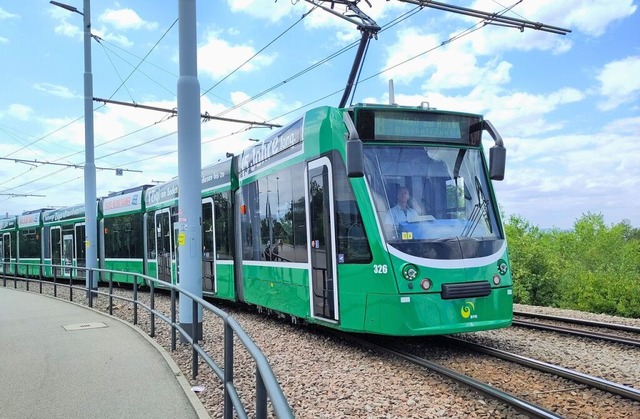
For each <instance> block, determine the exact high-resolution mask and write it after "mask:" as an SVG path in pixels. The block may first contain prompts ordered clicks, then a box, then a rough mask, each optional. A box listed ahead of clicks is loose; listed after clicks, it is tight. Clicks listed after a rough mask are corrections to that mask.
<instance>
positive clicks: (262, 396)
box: [0, 261, 294, 418]
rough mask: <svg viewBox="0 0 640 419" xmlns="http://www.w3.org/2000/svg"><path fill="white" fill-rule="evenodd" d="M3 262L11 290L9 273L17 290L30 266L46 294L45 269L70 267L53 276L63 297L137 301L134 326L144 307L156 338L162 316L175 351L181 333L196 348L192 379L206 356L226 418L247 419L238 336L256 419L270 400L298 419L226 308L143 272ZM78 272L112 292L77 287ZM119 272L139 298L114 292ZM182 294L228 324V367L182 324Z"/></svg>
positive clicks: (283, 414) (266, 364) (261, 356)
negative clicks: (238, 378)
mask: <svg viewBox="0 0 640 419" xmlns="http://www.w3.org/2000/svg"><path fill="white" fill-rule="evenodd" d="M0 264H1V265H0V266H2V272H1V275H2V286H3V287H6V286H7V275H13V280H14V287H17V281H18V277H17V276H16V273H17V272H20V267H21V266H28V267H27V268H26V271H27V272H28V273H30V272H32V271H33V270H34V269H38V270H39V278H38V279H35V278H29V277H24V278H20V280H21V281H26V288H27V290H29V283H30V282H38V283H40V293H42V284H43V283H50V282H49V281H48V280H45V279H42V278H43V274H42V272H43V270H44V269H45V268H47V269H50V268H60V269H65V268H66V269H67V270H68V271H69V273H70V274H69V276H64V277H62V278H61V277H59V276H56V275H55V272H56V271H55V270H53V272H54V275H53V277H52V278H49V279H53V285H54V296H56V297H57V292H56V287H57V286H62V287H68V288H69V289H70V291H72V290H74V289H76V290H85V291H86V292H87V300H88V305H89V307H93V298H95V297H97V296H98V295H104V296H107V297H109V314H112V307H113V304H112V299H113V298H116V299H119V300H124V301H128V302H131V303H133V305H134V309H133V317H134V318H133V324H134V325H137V323H138V319H137V317H138V314H137V308H138V306H141V307H143V308H144V309H146V310H147V311H148V312H149V313H150V316H151V332H150V336H152V337H154V335H155V318H156V317H159V318H160V319H161V320H163V321H164V322H166V323H168V324H169V325H170V326H171V329H172V333H171V350H172V351H173V350H175V348H176V332H179V333H180V334H181V336H182V340H183V341H184V342H186V343H188V344H189V345H190V346H191V348H192V378H194V379H195V378H196V376H197V374H198V356H200V357H201V358H202V359H203V360H204V361H205V363H206V364H207V365H208V366H209V367H210V368H211V369H212V370H213V371H214V372H215V374H216V375H217V376H218V378H220V380H221V381H222V383H223V388H224V417H225V418H232V417H233V410H234V409H235V412H236V414H237V415H238V416H239V417H247V414H246V411H245V409H244V406H243V405H242V401H241V400H240V397H239V396H238V393H237V390H236V388H235V385H234V382H233V342H234V339H233V338H234V336H236V337H237V338H238V340H239V341H240V342H241V343H242V345H243V346H244V347H245V348H246V350H247V352H248V353H249V354H250V355H251V357H252V358H253V360H254V362H255V363H256V381H255V385H256V417H257V418H266V417H267V401H268V400H269V401H271V406H272V408H273V411H274V413H275V415H276V417H278V418H293V417H294V416H293V413H292V411H291V407H290V406H289V403H288V402H287V400H286V398H285V396H284V393H283V392H282V388H281V387H280V384H279V383H278V381H277V379H276V377H275V374H274V373H273V370H272V369H271V366H270V365H269V361H268V360H267V358H266V357H265V355H264V354H263V353H262V351H261V350H260V349H259V348H258V346H257V345H256V344H255V343H254V342H253V340H252V339H251V337H250V336H249V335H248V334H247V333H246V332H245V331H244V330H243V329H242V327H241V326H240V324H239V323H238V322H237V321H236V320H235V319H234V318H233V317H231V316H230V315H229V314H228V313H226V312H225V311H223V310H221V309H220V308H218V307H216V306H214V305H213V304H211V303H209V302H207V301H205V300H204V299H202V298H201V297H200V296H197V295H194V294H192V293H191V292H189V291H186V290H184V289H182V288H180V287H179V286H177V285H173V284H170V283H166V282H164V281H159V280H158V279H156V278H152V277H150V276H148V275H143V274H139V273H133V272H122V271H115V270H110V269H99V268H86V267H79V266H74V267H72V268H71V269H69V268H70V267H69V266H65V265H52V264H41V263H31V262H29V263H23V264H21V263H20V262H17V261H11V262H4V261H2V262H0ZM34 267H37V268H34ZM7 268H9V269H7ZM12 268H13V269H12ZM74 270H75V271H81V272H85V275H88V276H89V280H88V281H87V283H89V284H90V283H92V282H93V281H92V277H93V276H94V275H99V276H100V277H102V278H104V277H108V281H106V282H108V283H109V292H104V291H100V290H98V289H89V288H87V287H86V286H84V287H81V286H77V285H73V280H74V279H76V280H84V279H85V278H79V277H76V278H74V277H72V275H71V274H72V272H73V271H74ZM8 271H13V272H8ZM114 274H117V275H131V276H132V279H133V281H132V282H133V297H132V298H131V299H128V298H125V297H122V296H118V295H114V294H113V275H114ZM59 279H64V280H65V281H68V283H66V282H65V283H60V282H58V280H59ZM139 280H142V281H143V282H146V283H147V284H148V285H149V288H150V292H149V295H150V304H149V305H147V304H145V303H144V302H142V301H140V300H139V299H138V295H137V294H138V282H139ZM156 288H165V289H169V290H170V291H171V315H170V317H167V315H165V314H164V313H162V312H160V311H158V310H156V309H155V306H154V301H155V290H156ZM176 293H178V294H182V295H184V296H186V297H188V298H190V299H191V300H192V302H193V303H192V307H193V313H192V314H193V316H192V319H198V318H200V317H199V315H198V313H199V311H200V307H202V309H203V310H208V311H210V312H211V313H213V314H214V315H216V316H217V317H219V318H220V319H222V320H223V322H224V365H223V367H220V366H218V365H217V364H216V363H215V361H214V360H213V358H211V356H209V355H208V354H207V353H206V351H205V350H204V349H203V348H202V347H201V346H200V345H199V344H198V340H197V339H193V337H192V336H196V327H195V323H194V330H193V331H192V333H190V332H189V331H186V330H184V329H183V328H182V327H181V326H180V325H179V323H176V303H177V299H176ZM69 295H70V300H73V292H70V293H69Z"/></svg>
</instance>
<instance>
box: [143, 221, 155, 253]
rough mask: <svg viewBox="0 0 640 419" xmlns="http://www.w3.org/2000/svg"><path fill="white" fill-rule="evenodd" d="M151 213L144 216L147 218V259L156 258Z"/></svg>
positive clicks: (153, 225)
mask: <svg viewBox="0 0 640 419" xmlns="http://www.w3.org/2000/svg"><path fill="white" fill-rule="evenodd" d="M154 214H155V213H153V212H150V213H147V214H145V217H146V218H147V258H148V259H155V258H156V227H155V219H154Z"/></svg>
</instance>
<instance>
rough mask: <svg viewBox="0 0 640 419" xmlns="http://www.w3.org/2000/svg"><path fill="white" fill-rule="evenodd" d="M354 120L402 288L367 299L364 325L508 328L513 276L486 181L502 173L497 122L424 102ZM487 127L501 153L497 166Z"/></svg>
mask: <svg viewBox="0 0 640 419" xmlns="http://www.w3.org/2000/svg"><path fill="white" fill-rule="evenodd" d="M354 116H355V123H356V128H357V131H358V134H359V135H360V138H361V139H362V141H363V159H364V164H363V169H364V176H365V179H366V184H367V187H368V189H369V193H370V196H371V200H372V203H373V207H374V209H375V212H376V215H377V217H376V218H377V225H378V229H379V231H380V235H381V237H382V238H383V239H384V245H385V246H386V251H387V252H388V258H389V262H390V264H389V270H390V271H391V272H392V273H393V274H394V277H395V281H396V285H397V289H398V293H399V295H396V296H395V297H393V296H389V295H386V296H385V295H378V296H369V297H368V305H367V313H366V317H367V321H366V322H365V324H366V325H367V326H365V327H370V328H371V331H372V332H375V333H385V334H387V333H388V334H397V335H424V334H446V333H457V332H467V331H478V330H487V329H494V328H500V327H506V326H508V325H510V324H511V319H512V311H513V298H512V281H511V274H510V269H509V261H508V254H507V245H506V240H505V235H504V228H503V225H502V223H501V221H500V215H499V212H498V206H497V204H496V200H495V195H494V191H493V188H492V185H491V180H490V179H491V178H493V179H497V180H501V179H502V177H503V173H504V148H503V147H502V140H501V139H500V137H499V135H498V134H497V133H496V132H495V130H494V129H493V127H492V126H491V124H490V123H488V122H487V121H483V120H482V118H481V117H480V116H478V115H470V114H462V113H451V112H442V111H434V110H428V109H422V108H398V107H378V108H361V109H356V112H355V115H354ZM482 130H486V131H488V132H489V133H490V134H491V136H492V137H493V138H494V140H495V142H496V145H495V146H494V147H492V149H498V150H497V151H496V152H495V153H494V152H493V151H495V150H492V156H491V158H492V160H495V161H491V166H492V167H491V171H490V170H488V167H487V164H486V159H485V156H484V152H483V149H482V144H481V136H480V134H481V132H482ZM493 154H495V156H494V155H493ZM376 299H378V300H379V301H376Z"/></svg>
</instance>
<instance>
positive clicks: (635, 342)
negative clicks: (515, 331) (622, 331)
mask: <svg viewBox="0 0 640 419" xmlns="http://www.w3.org/2000/svg"><path fill="white" fill-rule="evenodd" d="M511 324H512V325H513V326H520V327H527V328H529V329H538V330H550V331H553V332H558V333H565V334H568V335H574V336H581V337H586V338H592V339H602V340H606V341H609V342H614V343H622V344H624V345H631V346H638V347H640V339H634V338H625V337H622V336H614V335H610V334H607V333H599V332H592V331H587V330H579V329H574V328H571V327H563V326H555V325H552V324H544V323H538V322H531V321H526V320H513V322H512V323H511ZM598 327H602V326H598Z"/></svg>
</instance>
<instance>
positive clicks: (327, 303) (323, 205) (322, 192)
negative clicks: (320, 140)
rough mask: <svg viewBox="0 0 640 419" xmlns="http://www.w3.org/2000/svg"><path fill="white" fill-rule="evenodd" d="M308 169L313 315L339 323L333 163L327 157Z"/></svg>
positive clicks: (312, 163) (313, 163)
mask: <svg viewBox="0 0 640 419" xmlns="http://www.w3.org/2000/svg"><path fill="white" fill-rule="evenodd" d="M307 170H308V172H307V181H308V188H307V189H308V190H307V193H308V200H307V202H308V205H309V208H308V211H307V214H308V220H307V222H308V225H309V229H310V233H311V234H310V236H309V239H310V241H311V242H310V246H309V260H310V262H311V270H310V287H309V289H310V291H311V296H310V300H311V313H312V315H313V316H314V317H319V318H322V319H325V320H330V321H338V319H339V315H338V313H339V310H338V282H337V279H338V278H337V274H336V270H337V269H336V263H335V255H336V249H335V237H334V232H335V220H334V217H332V216H331V214H333V181H332V177H331V162H330V161H329V159H327V158H326V157H323V158H320V159H318V160H315V161H313V162H310V163H309V164H308V167H307Z"/></svg>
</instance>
